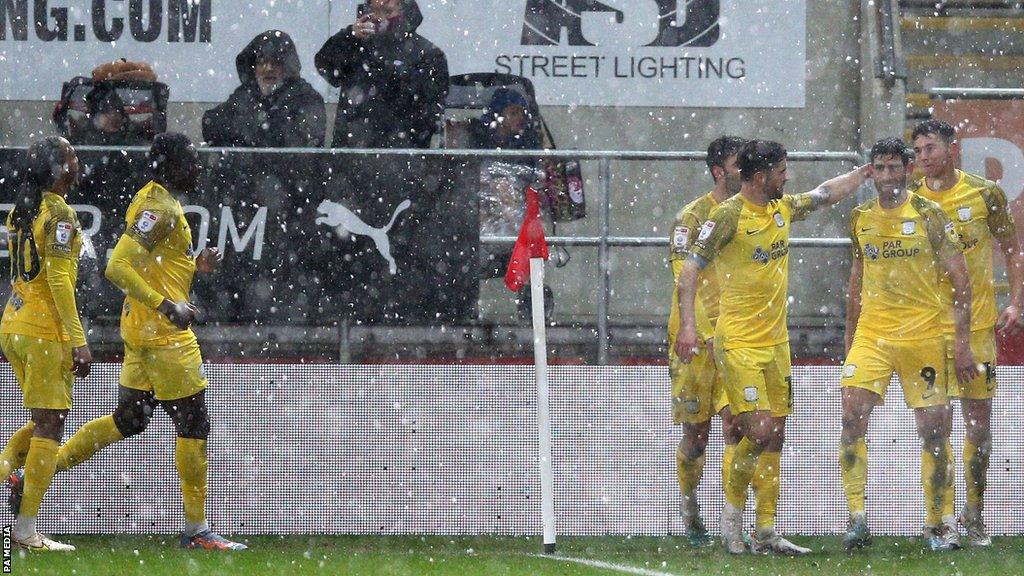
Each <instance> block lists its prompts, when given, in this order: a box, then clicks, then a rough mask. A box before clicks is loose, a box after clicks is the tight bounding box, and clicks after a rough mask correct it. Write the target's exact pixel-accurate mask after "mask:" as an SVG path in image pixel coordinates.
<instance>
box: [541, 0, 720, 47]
mask: <svg viewBox="0 0 1024 576" xmlns="http://www.w3.org/2000/svg"><path fill="white" fill-rule="evenodd" d="M606 2H608V3H602V2H598V1H597V0H527V2H526V15H525V18H524V20H523V35H522V44H523V45H524V46H557V45H559V44H561V39H562V32H563V30H564V31H565V38H566V41H567V42H568V45H569V46H595V45H604V44H606V43H613V42H614V39H621V38H622V37H623V35H624V34H623V32H624V29H627V28H628V29H629V32H631V33H629V34H625V36H627V37H630V38H634V39H635V38H641V37H642V38H644V40H643V43H641V44H639V45H643V46H661V47H671V48H675V47H679V46H695V47H707V46H713V45H714V44H715V43H716V42H718V35H719V26H718V19H719V14H720V12H721V6H720V4H721V0H643V1H637V0H606ZM680 4H682V5H683V7H682V9H680V8H679V5H680ZM615 5H622V6H623V8H618V7H616V6H615ZM626 5H628V8H626V7H625V6H626ZM595 13H596V14H597V17H594V15H595ZM602 13H607V14H609V16H605V17H601V14H602ZM611 14H614V17H615V23H614V24H613V23H612V22H611V17H610V15H611ZM587 16H590V17H589V18H586V20H587V22H588V23H590V24H591V25H590V26H588V27H587V28H588V30H587V32H588V33H589V34H584V30H583V29H584V18H585V17H587ZM588 36H589V37H588ZM598 37H600V39H598ZM595 39H596V40H597V42H594V41H593V40H595Z"/></svg>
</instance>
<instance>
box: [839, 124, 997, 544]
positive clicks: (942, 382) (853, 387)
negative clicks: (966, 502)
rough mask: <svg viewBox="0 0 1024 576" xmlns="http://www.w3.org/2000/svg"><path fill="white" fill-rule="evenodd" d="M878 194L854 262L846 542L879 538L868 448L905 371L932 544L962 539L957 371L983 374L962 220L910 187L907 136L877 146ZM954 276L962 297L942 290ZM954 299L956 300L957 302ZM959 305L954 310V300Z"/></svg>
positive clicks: (846, 405)
mask: <svg viewBox="0 0 1024 576" xmlns="http://www.w3.org/2000/svg"><path fill="white" fill-rule="evenodd" d="M871 163H872V172H873V174H874V183H875V188H876V189H877V191H878V198H876V199H873V200H869V201H868V202H865V203H864V204H862V205H861V206H858V207H857V208H856V209H854V211H853V214H852V215H851V217H850V237H851V239H852V240H853V257H854V258H853V265H852V267H851V270H850V285H849V293H848V296H849V300H848V301H847V308H846V310H847V312H846V362H845V363H844V365H843V371H842V381H841V382H842V390H843V432H842V440H841V442H840V447H839V464H840V468H841V470H842V476H843V488H844V490H845V491H846V498H847V504H848V506H849V510H850V523H849V530H848V531H847V533H846V536H845V537H844V538H843V546H844V547H845V548H847V549H853V548H861V547H864V546H867V545H869V544H870V543H871V533H870V531H869V530H868V524H867V516H866V514H865V506H864V504H865V503H864V489H865V487H866V486H867V471H868V449H867V443H866V441H865V436H866V435H867V431H868V421H869V420H870V418H871V412H872V410H874V408H875V406H877V405H879V404H881V403H882V402H883V400H884V398H885V390H886V388H888V386H889V380H890V379H891V378H892V374H893V372H895V373H897V374H899V377H900V383H901V384H902V385H903V396H904V398H905V399H906V403H907V406H909V407H910V408H912V409H913V410H914V418H915V420H916V421H917V431H918V435H919V436H920V437H921V444H922V451H921V484H922V485H923V487H924V493H925V504H926V506H925V507H926V511H927V519H926V522H925V526H926V528H925V530H924V536H925V539H926V541H927V543H928V545H929V546H930V547H931V549H932V550H951V549H955V548H959V546H960V541H959V537H958V536H957V532H956V525H955V522H954V521H953V519H952V518H948V519H946V521H945V522H943V518H942V511H943V508H944V502H943V499H944V498H945V497H946V474H947V473H948V469H947V468H948V459H947V458H948V456H949V455H948V454H947V446H948V445H949V432H950V426H949V399H948V397H947V395H946V390H947V387H948V382H949V379H958V380H960V381H962V382H967V381H970V380H971V379H973V378H974V377H975V376H976V375H977V372H976V371H977V368H976V367H975V363H974V356H973V355H972V353H971V347H970V323H971V303H970V302H971V283H970V279H969V278H968V275H967V262H966V261H965V260H964V255H963V252H962V251H961V249H960V242H959V239H958V238H957V235H956V232H955V231H954V229H953V224H952V223H951V222H950V221H949V218H948V217H947V216H946V214H945V212H943V211H942V209H941V208H940V207H939V205H938V204H936V203H935V202H932V201H930V200H927V199H925V198H922V197H921V196H918V195H917V194H913V193H908V192H907V175H908V174H909V169H910V166H911V152H910V149H909V148H908V147H907V145H906V143H905V142H903V140H901V139H899V138H888V139H885V140H880V141H879V142H877V143H876V144H875V145H874V146H873V147H872V149H871ZM946 277H948V278H949V281H950V282H951V283H952V287H953V290H954V291H955V293H956V297H955V298H954V299H953V300H952V301H950V300H949V299H947V298H944V297H943V296H942V291H943V290H945V285H944V284H943V282H942V280H943V279H944V278H946ZM954 303H955V305H954ZM951 306H953V310H950V307H951ZM947 316H949V317H953V316H955V319H956V322H955V325H956V343H957V345H956V348H955V350H956V374H955V375H953V374H947V373H946V345H945V335H944V328H945V318H946V317H947Z"/></svg>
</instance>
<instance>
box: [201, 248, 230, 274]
mask: <svg viewBox="0 0 1024 576" xmlns="http://www.w3.org/2000/svg"><path fill="white" fill-rule="evenodd" d="M223 262H224V254H223V253H222V252H221V251H220V250H218V249H216V248H205V249H204V250H203V251H202V252H200V253H199V257H197V258H196V270H198V271H200V272H202V273H203V274H209V273H211V272H216V271H217V270H220V265H221V264H222V263H223Z"/></svg>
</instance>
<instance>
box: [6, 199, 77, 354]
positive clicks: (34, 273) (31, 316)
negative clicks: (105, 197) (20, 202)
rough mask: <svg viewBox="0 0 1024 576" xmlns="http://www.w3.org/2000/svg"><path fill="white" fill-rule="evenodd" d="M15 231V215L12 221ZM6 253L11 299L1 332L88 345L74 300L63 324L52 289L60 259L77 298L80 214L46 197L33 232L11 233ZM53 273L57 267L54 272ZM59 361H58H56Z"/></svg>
mask: <svg viewBox="0 0 1024 576" xmlns="http://www.w3.org/2000/svg"><path fill="white" fill-rule="evenodd" d="M7 229H8V230H11V215H8V216H7ZM7 249H8V251H9V253H10V264H11V284H12V286H11V296H10V299H8V301H7V306H6V307H5V308H4V316H3V320H2V321H0V333H4V334H21V335H24V336H34V337H36V338H41V339H43V340H52V341H58V342H71V345H72V346H74V347H78V346H83V345H85V334H84V332H83V330H82V323H81V320H80V319H79V317H78V310H77V308H76V307H75V305H74V299H73V298H72V299H71V301H70V302H68V303H67V304H66V308H67V310H66V311H65V316H66V318H64V319H63V320H62V318H61V314H59V313H58V305H57V303H56V302H55V301H54V296H53V293H52V292H51V290H50V283H49V282H50V281H51V280H52V278H49V277H48V276H49V275H48V273H47V269H48V268H51V265H53V264H55V261H57V260H63V261H65V262H64V264H65V266H64V269H66V270H67V273H68V279H67V280H65V282H67V281H68V280H70V284H71V286H70V288H71V291H72V292H71V293H72V294H74V289H75V285H76V284H77V282H78V258H79V255H80V253H81V251H82V227H81V225H80V224H79V223H78V217H77V215H76V214H75V211H74V210H72V209H71V207H70V206H68V205H67V203H66V202H65V201H64V198H62V197H60V196H58V195H56V194H53V193H51V192H44V193H43V197H42V201H41V202H40V204H39V214H38V215H37V216H36V218H35V220H33V221H32V232H31V234H26V233H25V231H19V232H17V233H9V234H8V236H7ZM51 269H52V268H51ZM55 361H57V360H55Z"/></svg>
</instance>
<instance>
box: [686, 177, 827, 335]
mask: <svg viewBox="0 0 1024 576" xmlns="http://www.w3.org/2000/svg"><path fill="white" fill-rule="evenodd" d="M813 209H814V199H813V197H812V195H811V194H810V193H805V194H797V195H785V196H783V197H782V198H781V199H779V200H773V201H772V202H769V203H768V204H767V205H765V206H758V205H756V204H753V203H751V202H750V201H748V200H747V199H746V198H744V197H743V196H742V195H740V194H737V195H736V196H733V197H732V198H730V199H728V200H726V201H725V202H722V203H721V204H719V205H718V207H717V208H715V209H714V210H712V211H711V214H710V216H709V217H708V220H707V222H705V223H704V225H703V226H701V228H700V232H699V234H698V235H697V239H696V240H695V241H694V244H693V253H694V254H696V255H698V256H700V257H701V258H703V259H705V260H707V261H708V262H709V263H710V262H715V261H717V262H718V265H717V274H718V283H719V290H720V293H721V297H720V299H719V312H718V322H717V324H716V325H715V337H716V339H717V340H718V341H720V342H721V343H722V345H723V346H724V347H725V349H726V350H730V349H734V348H758V347H763V346H774V345H776V344H781V343H783V342H788V341H789V331H788V330H787V328H786V311H787V308H788V302H787V298H788V292H789V230H790V225H791V224H792V222H793V221H798V220H803V219H805V218H806V217H807V215H808V214H810V212H811V211H812V210H813Z"/></svg>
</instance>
